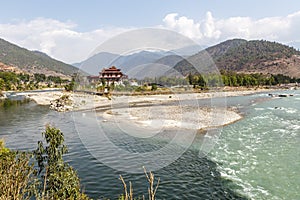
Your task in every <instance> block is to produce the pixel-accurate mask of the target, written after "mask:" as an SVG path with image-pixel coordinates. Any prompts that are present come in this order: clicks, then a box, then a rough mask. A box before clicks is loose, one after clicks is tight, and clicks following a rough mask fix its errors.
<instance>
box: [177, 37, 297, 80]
mask: <svg viewBox="0 0 300 200" xmlns="http://www.w3.org/2000/svg"><path fill="white" fill-rule="evenodd" d="M203 58H205V59H206V60H207V59H208V58H210V59H211V60H212V61H213V62H214V63H213V64H214V65H215V66H216V67H217V69H218V70H227V71H235V72H238V73H241V72H243V73H263V74H283V75H287V76H290V77H295V78H299V77H300V51H297V50H296V49H294V48H293V47H289V46H287V45H283V44H280V43H277V42H269V41H265V40H252V41H246V40H241V39H233V40H228V41H225V42H222V43H220V44H218V45H215V46H212V47H209V48H207V49H205V50H204V51H200V52H199V53H197V54H195V55H193V56H190V57H189V58H187V59H186V60H182V61H180V62H178V63H177V64H176V65H175V66H174V68H175V69H176V70H177V71H179V72H180V73H182V74H184V75H187V74H189V73H197V70H195V67H194V66H193V65H197V66H201V67H203V68H205V67H208V66H206V65H207V63H205V62H204V61H203V60H205V59H203ZM201 62H203V63H201ZM210 64H212V63H210Z"/></svg>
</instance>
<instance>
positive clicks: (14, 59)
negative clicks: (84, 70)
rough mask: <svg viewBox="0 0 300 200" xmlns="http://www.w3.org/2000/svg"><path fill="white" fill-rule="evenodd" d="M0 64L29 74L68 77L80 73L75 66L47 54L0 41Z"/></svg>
mask: <svg viewBox="0 0 300 200" xmlns="http://www.w3.org/2000/svg"><path fill="white" fill-rule="evenodd" d="M0 62H2V63H4V64H7V65H11V66H14V67H17V68H19V69H21V70H23V71H25V72H28V73H43V74H46V75H48V74H49V75H50V74H51V75H54V74H55V75H67V76H70V75H72V74H73V73H76V72H78V69H77V68H76V67H74V66H71V65H68V64H65V63H63V62H61V61H58V60H55V59H53V58H51V57H49V56H48V55H46V54H45V53H42V52H38V51H29V50H27V49H25V48H21V47H19V46H17V45H14V44H12V43H9V42H7V41H5V40H3V39H0Z"/></svg>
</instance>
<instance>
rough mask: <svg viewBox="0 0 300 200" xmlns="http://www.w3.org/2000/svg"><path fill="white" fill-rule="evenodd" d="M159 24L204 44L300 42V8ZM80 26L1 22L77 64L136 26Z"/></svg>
mask: <svg viewBox="0 0 300 200" xmlns="http://www.w3.org/2000/svg"><path fill="white" fill-rule="evenodd" d="M158 27H163V28H167V29H171V30H174V31H176V32H179V33H181V34H183V35H185V36H187V37H189V38H191V39H193V40H194V41H196V42H197V43H199V44H200V45H212V44H216V43H219V42H221V41H224V40H226V39H230V38H244V39H266V40H272V41H273V40H275V41H278V42H283V43H291V44H292V43H294V44H296V43H297V42H298V43H299V41H300V34H299V27H300V11H299V12H296V13H292V14H290V15H287V16H281V17H278V16H277V17H276V16H275V17H268V18H262V19H253V18H250V17H230V18H225V19H216V18H214V17H213V14H212V13H211V12H207V13H206V16H204V17H203V19H202V20H199V21H195V20H194V19H190V18H188V17H186V16H180V15H179V14H178V13H171V14H167V15H166V16H165V18H164V19H163V24H162V25H158ZM76 28H77V25H76V24H75V23H73V22H71V21H67V22H62V21H58V20H53V19H47V18H36V19H33V20H31V21H14V22H12V23H10V24H0V38H3V39H6V40H8V41H10V42H12V43H15V44H17V45H20V46H22V47H25V48H27V49H30V50H39V51H43V52H45V53H47V54H48V55H50V56H52V57H54V58H56V59H59V60H62V61H64V62H67V63H73V62H78V61H82V60H84V59H86V58H87V57H88V56H90V53H92V52H93V51H94V50H95V48H96V47H98V46H99V45H100V44H101V43H102V42H103V41H105V40H107V39H109V38H111V37H112V36H114V35H117V34H119V33H122V32H125V31H129V30H132V29H133V28H123V27H119V28H118V27H106V28H103V29H96V30H92V31H89V32H80V31H76ZM298 48H299V47H298Z"/></svg>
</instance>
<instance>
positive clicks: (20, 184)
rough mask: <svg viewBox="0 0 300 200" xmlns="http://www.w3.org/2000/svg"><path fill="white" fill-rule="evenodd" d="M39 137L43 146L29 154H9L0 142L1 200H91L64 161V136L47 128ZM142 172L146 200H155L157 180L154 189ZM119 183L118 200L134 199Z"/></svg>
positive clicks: (40, 145) (74, 172)
mask: <svg viewBox="0 0 300 200" xmlns="http://www.w3.org/2000/svg"><path fill="white" fill-rule="evenodd" d="M42 134H43V136H44V139H45V143H44V142H43V141H39V142H38V147H37V149H36V150H34V151H33V152H32V153H31V152H20V151H12V150H9V149H8V148H6V147H5V145H4V141H3V140H0V180H1V181H0V200H10V199H14V200H24V199H25V200H27V199H28V200H29V199H37V200H45V199H80V200H82V199H90V198H89V197H88V196H87V195H85V194H84V193H82V192H81V190H80V180H79V178H78V176H77V173H76V171H75V170H74V169H73V168H72V167H71V166H69V164H67V163H65V162H64V160H63V155H64V154H65V153H67V151H68V150H67V146H66V145H65V144H64V135H63V133H62V132H61V131H60V130H59V129H56V128H54V127H51V126H47V127H46V130H45V132H43V133H42ZM34 158H35V159H34ZM144 172H145V176H146V178H147V181H148V183H149V188H148V195H149V200H154V199H155V194H156V191H157V188H158V185H159V179H158V182H157V184H156V186H155V187H154V174H153V173H152V172H149V173H147V171H146V169H145V168H144ZM120 180H121V181H122V183H123V187H124V194H122V195H121V196H120V197H119V199H121V200H133V199H136V198H134V197H133V188H132V186H131V182H130V190H129V192H128V190H127V185H126V183H125V181H124V179H123V178H122V176H120ZM142 199H145V197H144V196H143V197H142Z"/></svg>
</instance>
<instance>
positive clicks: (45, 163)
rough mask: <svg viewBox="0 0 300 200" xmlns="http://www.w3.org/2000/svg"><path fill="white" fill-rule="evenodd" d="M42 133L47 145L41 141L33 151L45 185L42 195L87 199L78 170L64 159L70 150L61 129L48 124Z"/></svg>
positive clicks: (56, 197) (55, 197)
mask: <svg viewBox="0 0 300 200" xmlns="http://www.w3.org/2000/svg"><path fill="white" fill-rule="evenodd" d="M42 134H43V136H44V137H45V140H46V143H47V146H44V144H43V142H42V141H39V142H38V148H37V149H36V150H35V151H34V152H33V153H34V155H35V158H36V160H37V163H38V169H39V170H38V172H39V175H41V178H42V181H43V183H44V184H43V185H45V188H44V192H45V193H44V194H43V195H42V196H46V197H47V198H50V199H52V198H54V199H87V196H86V195H84V194H82V193H81V192H80V181H79V178H78V176H77V174H76V172H75V171H74V170H73V168H72V167H70V166H69V165H68V164H67V163H65V162H64V160H63V155H64V154H65V153H67V151H68V150H67V146H66V145H65V144H64V135H63V133H62V132H61V131H60V130H59V129H56V128H54V127H51V126H47V127H46V131H45V132H43V133H42Z"/></svg>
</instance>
